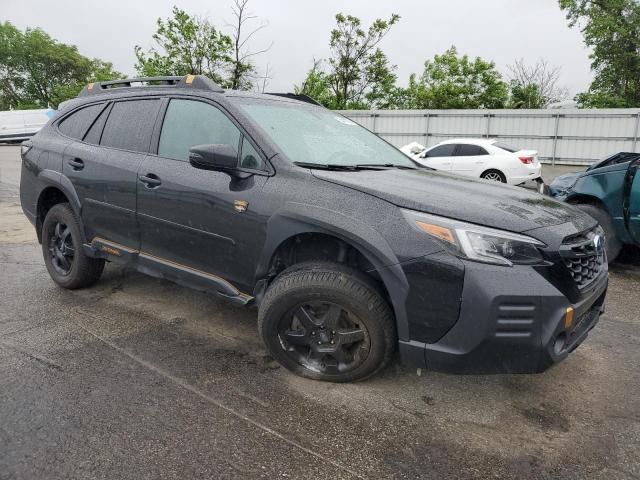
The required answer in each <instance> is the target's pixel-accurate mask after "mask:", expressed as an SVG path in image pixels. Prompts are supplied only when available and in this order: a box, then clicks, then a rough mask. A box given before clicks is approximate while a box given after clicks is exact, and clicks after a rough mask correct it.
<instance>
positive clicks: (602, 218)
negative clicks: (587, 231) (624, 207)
mask: <svg viewBox="0 0 640 480" xmlns="http://www.w3.org/2000/svg"><path fill="white" fill-rule="evenodd" d="M574 206H575V207H577V208H579V209H580V210H582V211H583V212H585V213H588V214H589V215H591V216H592V217H593V218H594V219H595V220H597V222H598V223H599V224H600V226H601V227H602V229H603V230H604V236H605V242H604V248H605V251H606V252H607V262H608V263H611V262H613V261H614V260H615V259H616V258H618V255H620V250H622V243H620V240H619V239H618V237H617V236H616V231H615V229H614V228H613V222H612V221H611V217H610V216H609V214H608V213H607V212H606V211H605V210H604V209H602V208H600V207H597V206H596V205H590V204H586V203H576V204H574Z"/></svg>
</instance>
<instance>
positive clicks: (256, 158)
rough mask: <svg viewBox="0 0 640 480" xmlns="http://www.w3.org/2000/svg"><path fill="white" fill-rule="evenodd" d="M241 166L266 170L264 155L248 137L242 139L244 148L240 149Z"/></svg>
mask: <svg viewBox="0 0 640 480" xmlns="http://www.w3.org/2000/svg"><path fill="white" fill-rule="evenodd" d="M240 167H241V168H248V169H250V170H265V164H264V161H263V160H262V157H261V156H260V154H258V152H257V151H256V149H255V148H253V145H251V142H250V141H249V140H247V137H243V139H242V149H241V151H240Z"/></svg>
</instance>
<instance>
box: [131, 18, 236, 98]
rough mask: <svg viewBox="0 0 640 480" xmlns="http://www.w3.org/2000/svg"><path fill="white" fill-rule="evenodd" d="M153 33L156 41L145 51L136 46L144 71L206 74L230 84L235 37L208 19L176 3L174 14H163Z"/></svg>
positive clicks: (150, 74)
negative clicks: (195, 14) (229, 74)
mask: <svg viewBox="0 0 640 480" xmlns="http://www.w3.org/2000/svg"><path fill="white" fill-rule="evenodd" d="M157 25H158V28H157V30H156V33H155V34H154V35H153V40H154V41H155V43H156V46H155V47H152V48H151V49H149V50H148V51H147V52H145V51H144V50H143V49H142V47H140V46H136V47H135V54H136V58H137V63H136V70H137V71H138V73H139V74H140V75H143V76H148V77H154V76H163V75H187V74H193V75H206V76H208V77H209V78H211V79H212V80H213V81H215V82H217V83H219V84H220V85H223V86H229V81H228V79H227V74H228V71H229V69H230V67H231V65H232V64H233V59H232V57H231V54H232V40H231V37H229V36H228V35H225V34H224V33H222V32H220V31H218V30H217V29H216V28H215V27H214V26H213V25H212V24H211V23H210V22H209V21H208V20H207V19H204V18H199V17H194V16H191V15H189V14H188V13H187V12H185V11H184V10H180V9H179V8H178V7H173V17H171V18H168V19H167V20H166V21H165V20H162V19H161V18H159V19H158V20H157Z"/></svg>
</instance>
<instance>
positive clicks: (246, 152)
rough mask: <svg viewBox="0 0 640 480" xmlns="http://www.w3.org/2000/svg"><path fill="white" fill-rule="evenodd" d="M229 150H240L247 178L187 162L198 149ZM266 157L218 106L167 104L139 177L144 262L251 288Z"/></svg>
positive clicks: (262, 220) (261, 230)
mask: <svg viewBox="0 0 640 480" xmlns="http://www.w3.org/2000/svg"><path fill="white" fill-rule="evenodd" d="M204 144H227V145H231V146H233V148H234V149H235V150H236V151H238V152H239V159H240V160H239V161H241V162H242V163H241V165H243V166H245V167H246V168H247V171H248V172H252V174H250V175H247V177H246V178H236V177H232V176H230V175H229V174H227V173H223V172H218V171H209V170H201V169H197V168H195V167H193V166H192V165H191V164H190V163H189V149H190V148H191V147H192V146H195V145H204ZM265 165H266V164H265V162H264V158H263V157H262V156H261V154H259V153H258V151H257V149H256V148H254V145H253V144H252V143H251V142H250V140H249V139H248V138H246V137H245V136H244V135H243V134H242V133H241V131H240V130H239V128H238V127H237V126H236V125H235V124H234V123H233V122H232V121H231V120H230V119H229V118H228V117H227V115H226V114H225V113H224V112H223V111H222V110H221V109H219V108H218V107H216V106H214V105H212V104H210V103H206V102H203V101H197V100H187V99H179V98H174V99H172V100H171V101H170V102H169V105H168V106H167V111H166V114H165V116H164V122H163V125H162V130H161V133H160V139H159V143H158V155H157V156H149V157H148V158H147V159H145V161H144V162H143V164H142V166H141V167H140V170H139V172H138V177H139V181H138V221H139V225H140V228H141V258H142V259H146V261H147V262H151V264H153V263H152V262H156V263H157V264H159V266H163V267H166V268H171V269H177V270H178V271H180V270H181V269H182V270H183V271H184V272H186V274H191V275H200V274H204V275H210V276H215V277H219V278H222V279H224V280H225V281H228V282H231V283H232V284H233V285H234V286H236V287H238V288H240V289H246V288H247V287H249V286H251V285H252V283H253V275H254V273H255V265H256V262H257V258H258V257H259V255H260V252H261V250H262V246H263V243H264V239H265V232H266V220H267V217H266V214H263V210H262V209H263V208H264V202H262V201H261V195H262V187H263V186H264V184H265V183H266V181H267V179H268V176H267V175H266V171H264V168H265Z"/></svg>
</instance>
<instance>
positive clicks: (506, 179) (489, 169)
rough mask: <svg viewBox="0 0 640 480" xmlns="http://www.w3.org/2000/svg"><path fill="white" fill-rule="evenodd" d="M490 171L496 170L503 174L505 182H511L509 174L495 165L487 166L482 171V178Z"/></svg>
mask: <svg viewBox="0 0 640 480" xmlns="http://www.w3.org/2000/svg"><path fill="white" fill-rule="evenodd" d="M489 172H496V173H499V174H500V175H502V178H504V181H505V183H509V177H508V176H507V174H506V173H504V172H503V171H502V170H500V169H499V168H495V167H491V168H486V169H484V170H483V171H482V173H481V174H480V178H484V176H485V175H486V174H487V173H489Z"/></svg>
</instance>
